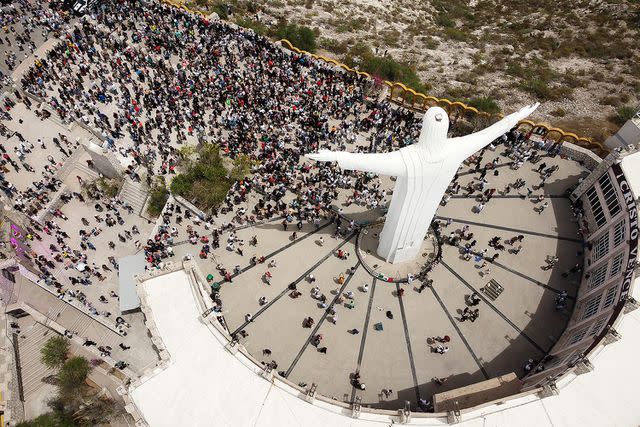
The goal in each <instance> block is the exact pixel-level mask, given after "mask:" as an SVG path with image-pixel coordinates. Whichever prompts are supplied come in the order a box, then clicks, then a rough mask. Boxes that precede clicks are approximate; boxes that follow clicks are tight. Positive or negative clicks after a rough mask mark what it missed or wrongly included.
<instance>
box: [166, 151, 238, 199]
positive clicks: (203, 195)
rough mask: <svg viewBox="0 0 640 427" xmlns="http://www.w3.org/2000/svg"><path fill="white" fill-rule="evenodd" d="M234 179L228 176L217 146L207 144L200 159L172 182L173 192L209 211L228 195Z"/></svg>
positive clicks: (188, 166) (200, 154) (199, 156)
mask: <svg viewBox="0 0 640 427" xmlns="http://www.w3.org/2000/svg"><path fill="white" fill-rule="evenodd" d="M232 183H233V179H231V178H229V177H228V176H227V170H226V169H225V167H224V164H223V161H222V158H221V157H220V150H219V148H218V146H217V145H215V144H212V143H206V144H205V145H204V146H203V147H202V149H201V150H200V152H199V153H198V159H196V160H193V161H192V162H189V163H188V164H187V166H186V170H185V171H184V172H182V173H180V174H178V175H177V176H176V177H175V178H173V181H171V192H172V193H174V194H178V195H180V196H182V197H184V198H185V199H187V200H189V201H190V202H191V203H193V204H194V205H196V206H198V207H199V208H200V209H202V210H204V211H207V210H210V209H212V208H214V207H216V206H218V205H219V204H220V203H221V202H222V201H223V200H224V198H225V196H226V195H227V192H228V191H229V188H230V187H231V184H232Z"/></svg>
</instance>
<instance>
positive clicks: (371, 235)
mask: <svg viewBox="0 0 640 427" xmlns="http://www.w3.org/2000/svg"><path fill="white" fill-rule="evenodd" d="M383 225H384V224H375V225H371V226H368V227H363V228H362V229H361V230H360V234H359V235H358V245H357V250H356V253H357V255H358V259H359V260H360V262H361V263H362V265H363V266H364V268H365V269H366V270H367V272H369V274H370V275H371V276H373V277H375V278H377V279H379V280H382V281H384V282H392V283H396V282H406V281H407V277H408V276H409V274H412V275H413V276H416V275H417V274H418V273H419V272H420V271H421V270H422V268H423V267H424V266H425V264H427V263H429V262H431V261H432V260H433V258H434V257H435V255H436V253H437V251H438V243H437V241H436V238H435V236H434V235H433V234H431V233H427V235H426V236H425V238H424V240H423V242H422V247H421V248H420V252H418V256H417V257H416V258H415V259H413V260H411V261H407V262H400V263H395V264H392V263H390V262H387V261H386V260H385V259H384V258H382V257H380V256H379V255H378V254H377V252H376V249H377V248H378V243H379V241H380V232H381V231H382V227H383Z"/></svg>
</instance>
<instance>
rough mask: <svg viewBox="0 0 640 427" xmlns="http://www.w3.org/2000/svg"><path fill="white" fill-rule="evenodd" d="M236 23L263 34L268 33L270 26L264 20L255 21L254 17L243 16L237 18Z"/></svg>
mask: <svg viewBox="0 0 640 427" xmlns="http://www.w3.org/2000/svg"><path fill="white" fill-rule="evenodd" d="M236 24H238V25H239V26H241V27H244V28H248V29H250V30H253V31H255V32H256V33H257V34H260V35H262V36H264V35H266V34H267V32H268V28H267V27H266V25H264V24H263V23H262V22H258V21H254V20H253V19H250V18H246V17H241V18H238V19H236Z"/></svg>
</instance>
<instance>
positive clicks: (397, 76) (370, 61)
mask: <svg viewBox="0 0 640 427" xmlns="http://www.w3.org/2000/svg"><path fill="white" fill-rule="evenodd" d="M344 61H345V63H347V64H348V65H350V66H356V65H357V66H358V67H359V68H360V69H361V70H362V71H366V72H367V73H369V74H372V75H374V76H377V77H380V78H381V79H384V80H389V81H392V82H401V83H404V84H405V85H406V86H408V87H410V88H412V89H413V90H415V91H418V92H426V91H428V90H429V89H431V85H430V84H428V83H424V82H422V81H421V80H420V77H418V74H417V73H416V70H415V68H414V67H412V66H410V65H409V64H406V63H403V62H399V61H396V60H395V59H394V58H393V57H391V56H390V55H387V56H377V55H375V54H374V53H373V51H372V50H371V48H370V47H369V46H368V45H366V44H364V43H357V44H356V45H354V46H353V47H352V48H351V49H350V50H349V53H348V54H347V56H346V57H345V59H344Z"/></svg>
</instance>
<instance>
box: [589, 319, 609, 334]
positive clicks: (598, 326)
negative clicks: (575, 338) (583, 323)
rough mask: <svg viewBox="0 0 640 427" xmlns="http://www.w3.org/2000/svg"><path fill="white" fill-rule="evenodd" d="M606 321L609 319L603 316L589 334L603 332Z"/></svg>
mask: <svg viewBox="0 0 640 427" xmlns="http://www.w3.org/2000/svg"><path fill="white" fill-rule="evenodd" d="M606 321H607V318H606V317H603V318H602V319H600V320H598V321H597V322H596V323H595V324H594V325H593V327H592V328H591V330H590V331H589V336H590V337H593V336H596V335H598V334H600V332H602V327H603V326H604V324H605V322H606Z"/></svg>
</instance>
